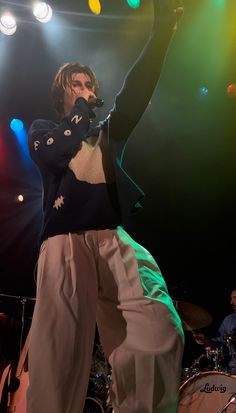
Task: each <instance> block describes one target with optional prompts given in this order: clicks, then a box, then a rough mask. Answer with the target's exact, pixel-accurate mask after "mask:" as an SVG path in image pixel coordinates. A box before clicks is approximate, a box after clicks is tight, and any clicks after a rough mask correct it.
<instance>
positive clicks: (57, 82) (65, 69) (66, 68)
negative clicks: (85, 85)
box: [51, 63, 99, 117]
mask: <svg viewBox="0 0 236 413" xmlns="http://www.w3.org/2000/svg"><path fill="white" fill-rule="evenodd" d="M74 73H85V74H86V75H88V76H89V77H90V79H91V82H92V87H93V88H94V93H95V94H96V95H97V92H98V88H99V85H98V81H97V79H96V76H95V74H94V72H93V71H92V70H91V69H90V67H88V66H85V65H81V64H80V63H64V64H63V65H62V66H61V67H60V68H59V70H58V71H57V73H56V75H55V78H54V80H53V83H52V88H51V94H52V100H53V106H54V109H55V110H56V112H57V113H58V115H59V116H60V117H62V116H63V115H64V91H65V88H66V86H70V85H71V81H72V75H73V74H74Z"/></svg>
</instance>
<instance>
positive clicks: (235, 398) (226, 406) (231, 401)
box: [218, 393, 236, 413]
mask: <svg viewBox="0 0 236 413" xmlns="http://www.w3.org/2000/svg"><path fill="white" fill-rule="evenodd" d="M235 400H236V393H233V394H232V396H231V397H230V399H229V401H228V402H227V403H226V405H225V406H224V407H223V409H221V410H220V411H219V412H218V413H226V410H227V409H228V407H229V405H230V404H231V403H234V402H235ZM234 404H236V403H234Z"/></svg>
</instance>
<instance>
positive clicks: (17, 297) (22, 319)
mask: <svg viewBox="0 0 236 413" xmlns="http://www.w3.org/2000/svg"><path fill="white" fill-rule="evenodd" d="M0 297H5V298H15V299H18V300H20V302H21V304H22V311H21V332H20V344H19V356H20V355H21V350H22V345H23V334H24V327H25V305H26V302H27V300H31V301H34V300H35V299H34V298H31V297H23V296H21V295H9V294H0Z"/></svg>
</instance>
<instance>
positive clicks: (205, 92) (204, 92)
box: [199, 86, 209, 96]
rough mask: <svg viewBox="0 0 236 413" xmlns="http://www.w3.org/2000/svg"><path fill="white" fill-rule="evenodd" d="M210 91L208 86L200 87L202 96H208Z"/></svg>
mask: <svg viewBox="0 0 236 413" xmlns="http://www.w3.org/2000/svg"><path fill="white" fill-rule="evenodd" d="M208 92H209V90H208V88H207V87H206V86H202V87H200V89H199V93H200V95H201V96H207V95H208Z"/></svg>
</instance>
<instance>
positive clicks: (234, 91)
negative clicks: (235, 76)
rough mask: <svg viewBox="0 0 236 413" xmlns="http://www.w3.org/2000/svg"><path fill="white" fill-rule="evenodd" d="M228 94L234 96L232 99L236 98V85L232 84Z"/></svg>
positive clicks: (228, 87) (228, 88) (229, 86)
mask: <svg viewBox="0 0 236 413" xmlns="http://www.w3.org/2000/svg"><path fill="white" fill-rule="evenodd" d="M227 93H228V95H229V96H232V97H235V96H236V84H235V83H230V84H229V85H228V86H227Z"/></svg>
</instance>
